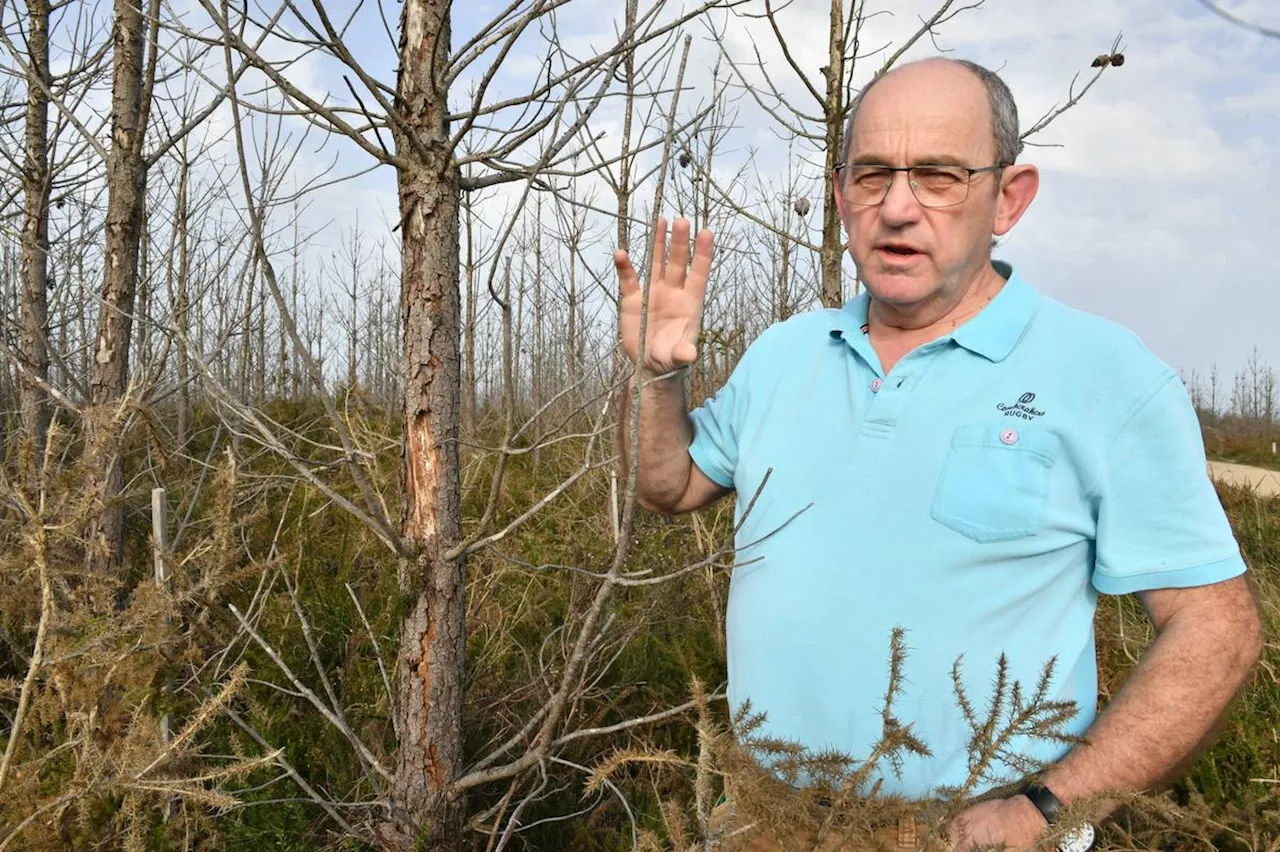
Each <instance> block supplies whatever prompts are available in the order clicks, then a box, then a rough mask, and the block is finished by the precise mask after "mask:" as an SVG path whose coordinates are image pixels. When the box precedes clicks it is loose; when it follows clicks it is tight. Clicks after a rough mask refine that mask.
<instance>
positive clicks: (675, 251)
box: [663, 216, 689, 288]
mask: <svg viewBox="0 0 1280 852" xmlns="http://www.w3.org/2000/svg"><path fill="white" fill-rule="evenodd" d="M688 271H689V220H688V219H686V218H684V217H683V216H682V217H680V218H679V219H677V220H676V221H675V227H673V228H672V229H671V256H670V257H669V258H668V259H667V274H666V277H665V278H664V279H663V280H664V283H665V284H666V285H667V286H668V287H677V288H679V287H684V279H685V275H686V274H687V273H688Z"/></svg>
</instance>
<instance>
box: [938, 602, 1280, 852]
mask: <svg viewBox="0 0 1280 852" xmlns="http://www.w3.org/2000/svg"><path fill="white" fill-rule="evenodd" d="M1140 597H1141V599H1142V603H1143V605H1144V606H1145V607H1146V609H1147V614H1148V615H1149V616H1150V618H1151V621H1152V623H1153V624H1154V625H1155V628H1156V640H1155V641H1154V642H1153V643H1151V646H1150V647H1149V648H1147V650H1146V653H1144V654H1143V655H1142V659H1141V660H1140V661H1139V662H1138V665H1137V667H1136V668H1135V669H1134V670H1133V672H1132V673H1131V674H1130V675H1129V677H1128V679H1127V680H1126V681H1125V684H1124V687H1123V689H1122V690H1121V691H1120V694H1119V695H1117V696H1116V697H1115V699H1114V700H1113V701H1112V702H1111V704H1110V705H1108V706H1107V708H1106V710H1105V711H1104V712H1103V713H1102V714H1101V715H1100V716H1099V717H1098V718H1097V720H1096V721H1095V722H1094V723H1093V725H1092V727H1090V729H1089V730H1088V732H1086V734H1085V736H1086V738H1087V739H1088V741H1089V742H1088V744H1087V745H1081V746H1077V747H1076V748H1074V749H1072V751H1071V752H1070V753H1069V754H1068V755H1067V756H1066V757H1064V758H1063V759H1062V760H1061V761H1060V762H1058V763H1057V764H1056V765H1054V766H1053V767H1052V768H1051V769H1050V770H1049V771H1048V772H1047V773H1045V776H1044V781H1043V783H1044V785H1045V786H1046V787H1048V788H1049V789H1050V790H1051V791H1053V793H1054V794H1055V795H1056V796H1057V797H1058V798H1059V799H1061V800H1062V801H1063V802H1064V803H1065V804H1067V805H1070V804H1071V803H1072V802H1075V801H1078V800H1080V799H1085V798H1089V797H1090V796H1094V795H1097V794H1099V793H1105V792H1107V791H1121V790H1129V791H1141V790H1152V789H1157V788H1159V787H1161V786H1163V785H1165V784H1167V783H1169V782H1171V781H1172V780H1174V779H1175V778H1176V777H1177V776H1178V775H1179V774H1180V773H1181V772H1183V771H1185V769H1186V768H1187V767H1188V766H1189V765H1190V763H1191V761H1192V760H1194V759H1195V757H1196V755H1197V754H1198V753H1199V752H1200V751H1201V750H1202V749H1203V748H1205V747H1206V746H1207V745H1209V743H1210V742H1211V741H1212V740H1213V738H1214V737H1215V736H1216V735H1217V731H1218V728H1219V727H1220V725H1221V724H1222V721H1223V719H1224V717H1225V716H1226V711H1227V707H1228V705H1229V704H1230V703H1231V699H1232V698H1234V697H1235V695H1236V693H1237V692H1238V691H1239V690H1240V687H1241V686H1242V685H1243V684H1244V682H1245V680H1246V679H1247V678H1248V676H1249V673H1250V671H1251V670H1252V669H1253V666H1254V663H1255V662H1256V661H1257V659H1258V655H1259V653H1260V651H1261V644H1262V627H1261V624H1260V622H1259V620H1258V612H1257V607H1256V605H1255V603H1254V600H1253V594H1252V592H1251V591H1250V589H1249V583H1248V580H1246V579H1245V578H1244V577H1235V578H1233V579H1231V580H1225V581H1223V582H1221V583H1213V584H1211V585H1208V586H1196V587H1192V588H1188V589H1159V590H1154V591H1149V592H1143V593H1141V594H1140ZM1112 810H1114V807H1113V808H1112ZM951 832H952V838H953V839H954V840H957V841H958V842H957V845H956V849H957V850H958V852H969V851H970V850H972V849H975V848H978V847H979V846H982V844H987V843H1005V844H1008V848H1011V849H1019V850H1022V849H1028V850H1029V849H1031V848H1032V847H1033V846H1034V844H1035V843H1037V842H1038V841H1039V839H1040V838H1041V837H1042V836H1043V834H1044V832H1045V824H1044V817H1042V816H1041V815H1040V812H1039V811H1038V810H1036V808H1035V806H1034V805H1032V804H1031V801H1030V800H1029V799H1027V798H1026V797H1025V796H1022V795H1011V796H1009V798H1005V799H992V800H987V801H983V802H979V803H978V804H975V805H973V806H971V807H970V808H968V809H967V810H965V811H964V812H963V813H962V814H960V816H959V817H958V818H957V819H956V821H955V822H954V823H952V826H951ZM984 848H985V847H984Z"/></svg>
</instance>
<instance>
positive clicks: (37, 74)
mask: <svg viewBox="0 0 1280 852" xmlns="http://www.w3.org/2000/svg"><path fill="white" fill-rule="evenodd" d="M27 11H28V13H29V17H28V34H27V48H28V56H27V60H28V63H29V71H28V72H27V73H28V77H27V132H26V162H25V163H24V164H23V169H22V194H23V200H24V210H23V222H22V261H21V263H22V272H21V275H22V303H21V312H22V327H21V335H22V338H21V346H22V360H23V362H24V366H25V368H26V369H25V371H24V372H20V373H19V375H18V381H19V387H20V389H21V390H20V395H21V403H20V404H21V407H22V426H23V429H24V430H25V431H26V433H27V435H28V436H30V438H31V441H32V444H33V448H34V452H33V454H32V458H33V461H34V463H33V464H32V466H31V475H32V478H33V481H32V483H31V484H32V485H33V486H34V484H35V482H34V477H35V476H36V475H37V473H38V471H39V467H40V463H41V459H43V457H44V442H45V436H46V434H47V432H48V430H49V397H48V394H47V393H46V392H45V388H44V387H43V386H42V384H41V383H47V382H48V380H49V346H48V336H47V335H48V333H49V296H48V292H49V291H48V284H49V189H50V186H51V184H52V180H51V177H50V174H49V97H48V95H47V94H46V92H47V91H49V87H50V86H51V85H52V83H51V81H50V77H49V2H48V0H29V1H28V3H27Z"/></svg>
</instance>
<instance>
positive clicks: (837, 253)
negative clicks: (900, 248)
mask: <svg viewBox="0 0 1280 852" xmlns="http://www.w3.org/2000/svg"><path fill="white" fill-rule="evenodd" d="M830 23H831V27H830V29H829V30H828V32H829V33H830V36H829V41H828V43H827V100H826V103H825V104H824V107H825V109H824V112H825V115H824V118H825V119H826V123H827V156H826V171H825V172H823V180H822V187H823V189H822V250H821V252H820V255H821V257H820V260H821V265H822V304H823V306H824V307H827V308H838V307H840V306H841V305H842V304H844V294H843V288H842V283H843V280H842V276H843V272H842V270H841V267H842V264H843V262H844V232H843V231H842V230H841V228H840V211H839V210H838V209H837V208H836V196H835V189H834V187H833V186H832V183H831V174H832V171H833V170H834V169H835V167H836V164H837V163H839V162H841V161H842V160H843V159H844V120H845V115H844V106H845V105H844V59H845V44H844V0H831V22H830Z"/></svg>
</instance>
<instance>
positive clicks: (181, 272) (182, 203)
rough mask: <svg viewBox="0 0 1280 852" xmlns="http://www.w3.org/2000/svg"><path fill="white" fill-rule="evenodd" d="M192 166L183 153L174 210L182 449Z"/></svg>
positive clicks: (187, 387)
mask: <svg viewBox="0 0 1280 852" xmlns="http://www.w3.org/2000/svg"><path fill="white" fill-rule="evenodd" d="M190 170H191V165H190V164H189V163H188V162H187V158H186V155H185V148H184V154H183V158H182V166H181V170H180V171H179V172H178V202H177V208H178V209H177V210H176V211H175V214H176V218H177V221H176V227H177V229H178V238H177V243H178V278H177V281H176V288H177V295H176V297H175V299H174V308H173V315H174V322H175V323H176V324H177V326H178V334H179V336H180V338H181V339H180V341H179V344H180V345H179V346H178V448H179V449H182V448H183V447H185V446H186V445H187V436H188V435H189V434H190V432H191V355H190V353H189V352H188V350H187V347H188V346H191V345H192V341H191V338H190V330H189V328H188V318H187V317H188V311H189V310H190V306H189V304H188V300H189V298H190V296H189V295H188V294H189V293H190V289H189V288H190V286H191V285H190V282H189V280H188V279H189V277H190V275H191V261H190V256H189V254H188V252H189V250H190V243H189V242H188V239H187V236H188V234H187V232H188V223H189V215H190V211H189V210H188V207H187V176H188V173H189V172H190Z"/></svg>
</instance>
